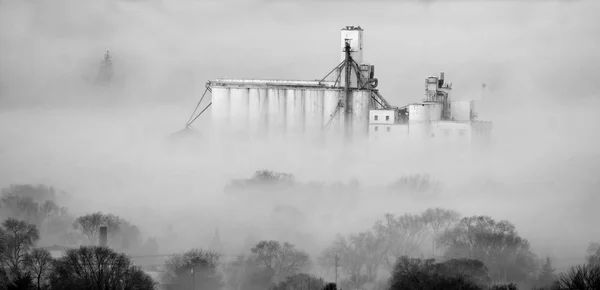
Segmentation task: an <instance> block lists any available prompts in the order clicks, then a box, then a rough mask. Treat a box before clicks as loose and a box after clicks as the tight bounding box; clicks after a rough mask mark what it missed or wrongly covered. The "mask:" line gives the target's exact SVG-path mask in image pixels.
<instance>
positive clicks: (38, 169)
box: [0, 0, 600, 270]
mask: <svg viewBox="0 0 600 290" xmlns="http://www.w3.org/2000/svg"><path fill="white" fill-rule="evenodd" d="M423 2H424V3H425V4H422V3H420V2H419V1H368V2H367V1H350V2H345V1H282V2H278V1H239V2H238V1H235V2H234V1H208V0H206V1H190V0H188V1H160V0H154V1H153V0H148V1H133V0H130V1H125V0H122V1H116V0H112V1H109V0H105V1H92V0H55V1H41V0H31V1H10V0H0V43H1V47H2V49H1V53H0V186H1V187H5V186H8V185H10V184H21V183H32V184H38V183H42V184H47V185H52V186H55V187H57V188H60V189H63V190H65V191H66V192H68V193H69V194H70V195H71V198H70V199H69V200H68V201H65V203H66V204H68V206H69V210H70V211H71V212H73V213H75V214H83V213H87V212H91V211H104V212H111V213H114V214H117V215H120V216H123V217H126V218H127V219H129V220H131V221H132V222H134V223H135V224H137V225H139V226H140V227H141V228H142V230H143V232H144V233H145V234H147V235H157V236H160V237H161V239H162V240H161V252H166V253H170V252H174V251H179V250H182V249H187V248H191V247H204V246H207V245H208V244H209V243H210V240H211V238H212V235H213V233H214V229H215V228H219V229H220V232H221V238H222V240H223V243H224V246H225V247H226V249H228V251H230V253H228V254H231V255H233V254H237V251H238V248H239V247H241V246H242V244H243V243H244V240H245V239H246V238H247V237H248V235H250V234H252V235H253V236H254V237H255V239H257V240H258V239H287V240H288V241H289V242H292V243H294V244H297V245H298V247H301V248H304V249H306V250H307V251H310V252H311V253H312V254H318V252H319V250H320V249H322V248H324V247H325V246H326V245H327V243H328V242H329V241H330V240H331V239H332V238H333V237H334V235H335V234H336V233H350V232H355V231H359V230H365V229H367V228H368V227H370V226H371V225H372V224H373V222H374V221H375V220H376V219H379V218H381V217H382V216H383V214H384V213H386V212H393V213H397V214H400V213H405V212H414V213H417V212H420V211H422V210H424V209H425V208H428V207H432V206H440V207H444V208H450V209H454V210H457V211H459V212H461V213H462V214H463V215H465V216H468V215H475V214H482V215H490V216H492V217H493V218H495V219H498V220H499V219H506V220H509V221H511V222H513V223H514V224H515V225H516V228H517V230H518V231H519V233H520V235H521V236H523V237H525V238H527V239H529V240H530V242H531V244H532V247H533V249H534V251H535V252H536V253H538V254H539V255H540V256H546V255H550V256H552V257H555V258H556V259H557V261H556V266H557V268H558V269H559V270H562V269H564V267H566V266H567V265H571V264H574V263H579V262H581V261H583V256H584V254H585V248H586V246H587V243H588V242H590V241H594V240H596V241H597V240H600V229H599V228H598V226H597V221H598V219H600V211H598V205H599V204H600V197H599V195H598V188H599V186H600V181H598V179H597V174H598V173H599V172H600V151H599V149H598V148H600V147H599V146H600V117H599V116H598V113H599V112H600V110H599V109H600V101H599V100H598V97H599V94H600V82H599V81H598V79H599V78H600V65H599V64H600V55H598V53H597V52H598V51H599V50H600V20H599V18H598V16H597V11H598V9H599V8H600V3H596V2H595V1H555V2H554V1H423ZM346 25H360V26H361V27H363V28H364V29H365V32H364V35H365V40H364V50H365V53H364V59H365V61H366V62H369V63H371V64H373V65H375V66H376V70H375V74H376V77H377V78H378V79H379V83H380V86H379V89H380V91H381V92H382V94H383V95H384V96H385V97H386V98H387V100H388V101H390V102H391V103H392V104H394V105H404V104H405V103H409V102H418V101H420V100H421V99H422V96H423V81H424V78H425V77H427V76H430V75H436V74H438V73H439V72H440V71H443V72H445V74H446V78H447V80H448V81H450V82H452V83H453V84H454V85H453V88H454V96H455V97H456V98H458V99H482V89H481V84H482V83H486V84H487V85H488V87H487V88H486V89H485V91H484V93H483V100H482V102H483V103H482V104H481V114H480V117H481V119H484V120H490V121H493V123H494V128H493V131H492V132H493V140H492V141H493V142H492V146H491V148H490V149H489V152H488V153H486V154H484V155H477V157H476V158H471V159H468V161H465V159H464V158H462V159H461V158H460V157H459V156H445V155H444V154H437V153H432V152H429V151H427V150H425V149H423V148H413V147H409V146H401V145H398V146H395V147H393V148H387V149H386V150H370V149H369V148H370V147H364V148H363V147H359V146H354V147H352V148H350V149H348V147H344V148H341V149H340V148H338V147H333V146H325V145H319V146H316V145H315V146H299V145H297V144H289V143H288V144H280V146H274V145H273V146H267V147H264V146H258V145H252V144H246V143H244V144H242V143H240V144H237V143H236V142H235V141H234V140H229V141H230V142H227V140H225V141H226V142H221V141H215V140H212V139H210V138H209V136H210V128H211V127H210V118H209V116H210V110H208V111H207V112H206V113H205V114H204V115H203V116H201V117H200V118H199V119H198V120H197V121H196V122H195V124H194V127H195V128H196V130H197V131H199V132H200V134H201V136H200V137H197V138H191V139H189V140H177V141H176V142H173V140H170V139H169V140H168V139H167V137H168V136H169V135H170V134H172V133H174V132H176V131H178V130H181V129H182V128H183V127H184V125H185V121H186V120H187V118H188V117H189V114H190V113H191V111H192V110H193V107H194V106H195V104H196V102H197V101H198V99H199V97H200V96H201V94H202V93H203V91H204V85H205V82H206V81H207V80H210V79H215V78H221V77H228V78H270V79H272V78H275V79H320V78H322V77H323V76H325V74H327V72H328V71H330V70H331V69H332V68H333V67H334V66H336V65H337V64H338V63H339V53H340V48H339V30H340V29H341V28H342V27H343V26H346ZM106 50H110V52H111V54H112V56H113V63H114V72H115V76H114V82H113V83H112V84H111V86H98V85H96V84H95V83H94V79H95V78H96V75H97V73H98V68H99V65H100V61H101V60H102V58H103V55H104V53H105V52H106ZM184 143H186V144H184ZM313 145H314V144H313ZM259 169H270V170H275V171H279V172H287V173H291V174H294V176H295V177H296V179H297V180H298V181H300V182H313V181H314V182H324V183H334V182H337V181H342V182H348V181H349V180H351V179H356V180H357V181H358V182H359V183H360V185H361V189H360V190H359V191H358V193H355V194H348V195H341V194H337V195H327V196H323V197H319V196H318V195H317V194H315V193H314V192H298V193H297V194H294V195H290V196H281V195H276V194H274V193H269V192H267V193H264V194H260V193H254V194H253V195H252V196H248V195H231V194H226V193H224V191H223V188H224V186H225V185H226V184H227V183H228V182H229V181H230V180H232V179H236V178H248V177H250V176H251V175H252V173H253V172H254V171H255V170H259ZM414 173H429V174H431V176H432V177H433V178H435V179H437V180H439V181H440V183H441V185H442V190H441V192H440V193H439V194H438V195H436V196H433V197H420V198H417V197H414V196H413V197H408V196H393V195H389V194H386V193H384V191H383V190H382V189H381V187H383V186H385V185H387V184H389V183H390V182H392V181H394V180H395V179H397V178H399V177H401V176H403V175H407V174H414ZM281 205H285V206H293V207H295V208H296V210H297V214H296V216H289V215H288V216H286V217H285V218H282V217H279V216H276V215H275V216H274V209H275V208H276V206H281ZM169 226H172V228H173V231H174V235H176V236H177V237H173V236H171V237H169V238H167V237H166V235H167V230H166V229H167V228H168V227H169ZM301 237H303V238H301Z"/></svg>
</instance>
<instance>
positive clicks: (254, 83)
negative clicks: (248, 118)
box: [208, 79, 341, 89]
mask: <svg viewBox="0 0 600 290" xmlns="http://www.w3.org/2000/svg"><path fill="white" fill-rule="evenodd" d="M208 85H209V86H211V87H227V86H239V87H274V86H275V87H290V88H313V89H314V88H322V89H341V88H339V87H336V86H335V82H331V81H318V80H314V81H305V80H255V79H216V80H213V81H209V82H208Z"/></svg>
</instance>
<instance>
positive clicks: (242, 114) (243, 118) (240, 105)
mask: <svg viewBox="0 0 600 290" xmlns="http://www.w3.org/2000/svg"><path fill="white" fill-rule="evenodd" d="M230 90H231V93H230V101H231V129H232V130H233V131H234V132H245V131H247V130H248V105H249V104H248V93H249V89H247V88H231V89H230Z"/></svg>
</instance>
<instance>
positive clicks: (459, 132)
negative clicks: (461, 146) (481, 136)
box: [458, 130, 466, 137]
mask: <svg viewBox="0 0 600 290" xmlns="http://www.w3.org/2000/svg"><path fill="white" fill-rule="evenodd" d="M465 131H466V130H458V136H461V137H464V136H465V134H466V132H465Z"/></svg>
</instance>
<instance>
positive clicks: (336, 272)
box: [335, 254, 340, 287]
mask: <svg viewBox="0 0 600 290" xmlns="http://www.w3.org/2000/svg"><path fill="white" fill-rule="evenodd" d="M339 261H340V256H338V254H335V285H336V287H337V281H338V265H339Z"/></svg>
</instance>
